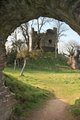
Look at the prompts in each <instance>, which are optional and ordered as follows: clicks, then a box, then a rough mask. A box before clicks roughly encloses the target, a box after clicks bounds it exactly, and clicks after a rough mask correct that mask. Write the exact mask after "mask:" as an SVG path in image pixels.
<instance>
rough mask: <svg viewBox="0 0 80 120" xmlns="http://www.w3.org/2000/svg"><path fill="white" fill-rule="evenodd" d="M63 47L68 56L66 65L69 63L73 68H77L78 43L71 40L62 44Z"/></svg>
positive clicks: (79, 53)
mask: <svg viewBox="0 0 80 120" xmlns="http://www.w3.org/2000/svg"><path fill="white" fill-rule="evenodd" d="M64 48H65V50H66V52H67V56H68V62H67V63H68V65H70V66H71V68H73V69H76V68H79V64H78V62H79V61H78V60H79V55H80V50H79V49H80V46H79V45H78V43H77V42H76V41H73V40H71V41H69V42H68V43H67V44H65V45H64Z"/></svg>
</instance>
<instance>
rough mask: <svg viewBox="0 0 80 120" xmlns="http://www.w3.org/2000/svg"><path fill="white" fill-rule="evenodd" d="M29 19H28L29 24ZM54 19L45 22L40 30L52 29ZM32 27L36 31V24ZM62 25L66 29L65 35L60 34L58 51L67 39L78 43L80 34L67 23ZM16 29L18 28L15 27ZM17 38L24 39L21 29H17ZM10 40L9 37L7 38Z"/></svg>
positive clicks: (79, 42) (62, 47)
mask: <svg viewBox="0 0 80 120" xmlns="http://www.w3.org/2000/svg"><path fill="white" fill-rule="evenodd" d="M31 23H32V22H31V21H29V26H31ZM55 23H56V20H54V22H47V23H46V24H45V25H44V26H43V28H42V31H41V32H45V31H46V30H47V29H53V27H56V24H55ZM33 27H34V29H35V30H36V31H37V26H36V24H35V25H34V26H33ZM63 27H64V28H66V29H67V31H65V34H66V36H62V37H61V38H60V41H59V44H58V47H59V51H60V52H61V51H62V50H63V49H64V44H65V43H67V42H68V41H70V40H71V41H72V40H73V41H77V43H78V44H80V36H79V35H78V33H76V32H75V31H74V30H72V29H71V28H70V27H69V25H67V24H66V23H64V24H63ZM17 30H18V29H17ZM10 37H11V36H10ZM17 38H18V39H19V38H20V39H21V38H22V39H24V37H23V36H22V33H21V31H20V30H19V31H18V35H17ZM8 39H9V41H10V38H8ZM8 44H9V45H10V44H11V43H10V42H9V43H8Z"/></svg>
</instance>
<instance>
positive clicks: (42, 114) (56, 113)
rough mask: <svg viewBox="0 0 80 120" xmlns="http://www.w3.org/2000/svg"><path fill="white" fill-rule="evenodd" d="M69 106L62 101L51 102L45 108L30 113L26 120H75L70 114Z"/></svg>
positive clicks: (53, 100)
mask: <svg viewBox="0 0 80 120" xmlns="http://www.w3.org/2000/svg"><path fill="white" fill-rule="evenodd" d="M67 106H68V104H67V103H66V102H65V101H63V100H61V99H52V100H49V101H48V102H47V104H46V105H45V106H44V107H43V108H41V109H39V110H36V111H33V112H31V113H29V115H28V116H27V117H26V120H74V118H73V117H72V116H71V115H70V114H69V113H68V111H67V108H66V107H67Z"/></svg>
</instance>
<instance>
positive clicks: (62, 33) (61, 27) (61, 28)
mask: <svg viewBox="0 0 80 120" xmlns="http://www.w3.org/2000/svg"><path fill="white" fill-rule="evenodd" d="M53 22H55V26H56V28H57V35H56V40H55V58H57V55H58V51H57V49H58V42H59V40H60V39H61V37H62V36H66V34H65V32H66V31H67V30H68V29H67V28H65V26H64V23H63V22H60V21H58V20H56V21H55V20H54V19H53Z"/></svg>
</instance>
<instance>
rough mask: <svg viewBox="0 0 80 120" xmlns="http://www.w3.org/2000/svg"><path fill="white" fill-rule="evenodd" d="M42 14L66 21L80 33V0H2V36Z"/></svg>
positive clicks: (0, 5) (0, 30)
mask: <svg viewBox="0 0 80 120" xmlns="http://www.w3.org/2000/svg"><path fill="white" fill-rule="evenodd" d="M40 16H45V17H50V18H55V19H58V20H61V21H64V22H66V23H67V24H69V25H70V26H71V27H72V28H73V29H74V30H75V31H76V32H78V33H79V34H80V0H0V36H1V37H2V38H6V37H7V36H8V35H9V34H10V33H11V32H12V31H13V30H14V29H15V28H16V27H17V26H19V25H20V24H21V23H24V22H27V21H29V20H31V19H33V18H38V17H40Z"/></svg>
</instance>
